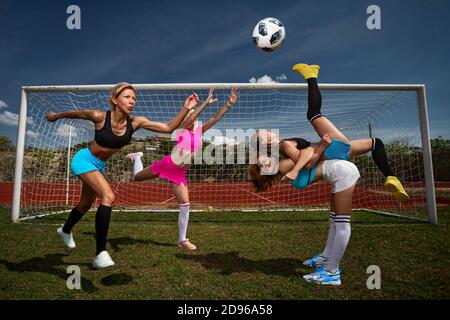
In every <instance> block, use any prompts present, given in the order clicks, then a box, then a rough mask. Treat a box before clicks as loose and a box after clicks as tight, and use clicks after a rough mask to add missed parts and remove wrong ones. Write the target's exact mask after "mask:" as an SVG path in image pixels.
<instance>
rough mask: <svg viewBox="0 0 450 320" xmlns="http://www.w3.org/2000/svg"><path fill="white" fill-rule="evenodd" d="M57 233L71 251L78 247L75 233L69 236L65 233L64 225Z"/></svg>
mask: <svg viewBox="0 0 450 320" xmlns="http://www.w3.org/2000/svg"><path fill="white" fill-rule="evenodd" d="M56 232H57V233H58V234H59V236H60V237H61V239H62V241H64V243H65V244H66V246H68V247H69V248H71V249H73V248H75V247H76V245H75V241H73V233H72V232H71V233H69V234H67V233H65V232H64V231H63V225H61V227H59V228H58V229H56Z"/></svg>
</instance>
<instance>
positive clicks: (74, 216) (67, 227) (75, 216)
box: [62, 207, 84, 234]
mask: <svg viewBox="0 0 450 320" xmlns="http://www.w3.org/2000/svg"><path fill="white" fill-rule="evenodd" d="M83 215H84V214H83V213H80V212H78V210H77V207H75V208H73V209H72V211H70V214H69V217H68V218H67V221H66V223H65V224H64V226H63V228H62V230H63V231H64V233H67V234H69V233H70V231H71V230H72V228H73V226H74V225H75V224H77V222H78V221H80V220H81V218H83Z"/></svg>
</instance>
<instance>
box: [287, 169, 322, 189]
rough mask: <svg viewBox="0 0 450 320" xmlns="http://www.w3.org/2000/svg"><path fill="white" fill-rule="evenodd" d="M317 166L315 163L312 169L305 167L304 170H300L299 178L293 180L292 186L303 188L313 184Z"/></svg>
mask: <svg viewBox="0 0 450 320" xmlns="http://www.w3.org/2000/svg"><path fill="white" fill-rule="evenodd" d="M316 167H317V166H316V165H314V166H313V167H312V168H311V169H305V168H303V169H302V170H300V172H299V173H298V176H297V178H295V180H292V181H291V186H293V187H294V188H297V189H303V188H305V187H306V186H308V185H310V184H312V183H313V182H314V177H315V176H316V169H317V168H316Z"/></svg>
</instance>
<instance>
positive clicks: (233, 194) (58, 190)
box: [0, 182, 450, 209]
mask: <svg viewBox="0 0 450 320" xmlns="http://www.w3.org/2000/svg"><path fill="white" fill-rule="evenodd" d="M405 187H406V188H407V189H409V188H418V189H423V188H424V185H423V184H422V183H411V184H409V185H405ZM436 187H437V188H450V183H436ZM112 188H113V190H114V192H115V193H116V204H117V205H119V206H142V207H145V206H154V205H163V204H169V205H175V204H176V201H175V199H174V196H173V192H172V189H171V185H170V184H169V183H166V182H140V183H118V184H112ZM69 189H70V193H69V194H70V196H69V199H68V203H69V206H73V205H76V204H77V203H78V199H79V197H80V193H81V184H80V183H73V184H70V186H69ZM189 189H190V192H189V197H190V202H191V203H192V204H193V205H201V206H214V207H242V206H259V205H261V206H263V205H268V204H269V205H283V206H320V205H326V204H328V203H329V199H330V191H331V189H330V185H329V184H328V183H323V182H322V183H320V182H319V183H316V184H314V185H312V186H310V187H308V188H306V189H304V190H298V189H294V188H292V187H291V186H290V185H289V184H287V183H284V184H278V185H276V186H274V187H273V188H272V189H271V190H270V191H269V192H263V193H259V194H256V193H255V192H253V189H252V186H251V185H250V183H222V182H210V183H208V182H193V183H191V184H190V185H189ZM12 190H13V184H12V183H0V204H3V205H5V204H6V205H11V202H12ZM21 198H22V199H21V202H22V204H26V205H29V206H30V205H31V206H40V205H46V206H65V204H66V184H64V183H41V182H26V183H24V184H23V186H22V197H21ZM425 203H426V199H425V198H419V197H417V198H413V199H412V200H411V201H408V202H406V203H404V204H403V206H402V207H403V208H405V207H414V206H417V205H424V204H425ZM437 204H438V205H450V200H448V199H437ZM353 206H354V207H355V208H374V209H381V208H385V209H386V208H398V203H397V202H396V201H395V200H393V199H392V198H391V197H390V196H389V195H388V194H386V192H384V191H383V190H382V189H381V188H370V189H369V188H365V187H362V186H358V187H357V188H356V190H355V195H354V200H353Z"/></svg>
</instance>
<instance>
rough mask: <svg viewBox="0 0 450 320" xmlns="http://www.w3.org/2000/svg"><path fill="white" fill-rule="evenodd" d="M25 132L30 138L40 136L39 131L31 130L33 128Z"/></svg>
mask: <svg viewBox="0 0 450 320" xmlns="http://www.w3.org/2000/svg"><path fill="white" fill-rule="evenodd" d="M25 134H26V136H27V137H28V138H30V139H37V137H39V133H37V132H34V131H31V130H27V132H26V133H25Z"/></svg>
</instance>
